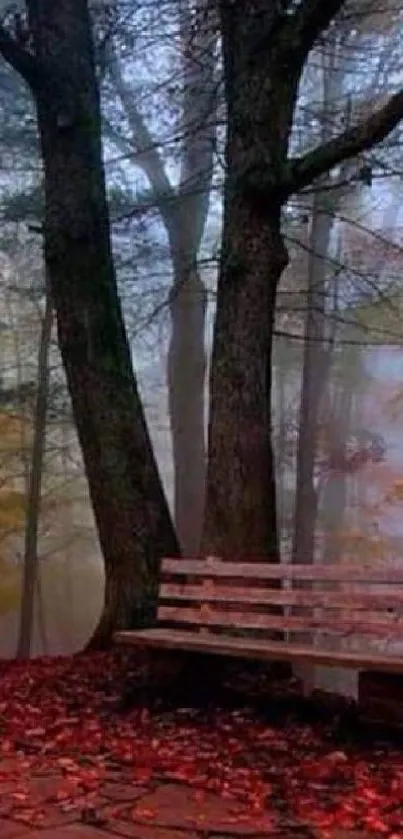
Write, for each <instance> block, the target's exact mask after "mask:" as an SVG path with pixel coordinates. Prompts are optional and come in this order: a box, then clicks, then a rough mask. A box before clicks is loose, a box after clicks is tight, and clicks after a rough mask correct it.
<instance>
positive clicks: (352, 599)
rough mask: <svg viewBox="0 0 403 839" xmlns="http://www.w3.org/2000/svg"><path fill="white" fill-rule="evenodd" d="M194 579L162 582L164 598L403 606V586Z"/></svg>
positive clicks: (340, 606)
mask: <svg viewBox="0 0 403 839" xmlns="http://www.w3.org/2000/svg"><path fill="white" fill-rule="evenodd" d="M205 582H207V583H209V584H208V585H204V584H203V581H202V582H200V583H198V584H196V585H195V584H192V583H162V585H161V588H160V595H159V598H160V601H161V602H163V603H165V602H166V601H172V600H174V601H187V602H193V601H194V602H196V603H200V602H208V603H228V604H236V603H242V604H245V605H246V604H250V605H252V604H256V605H262V606H282V607H283V606H294V607H306V608H313V607H322V608H327V609H346V608H347V607H348V608H354V609H358V610H361V609H374V610H378V609H384V610H385V611H389V610H391V609H403V590H402V591H390V593H389V592H387V593H383V592H382V593H380V594H370V593H368V592H361V591H360V592H359V593H357V592H350V591H349V592H345V591H342V590H340V588H339V589H338V590H337V591H325V590H322V591H308V590H306V589H289V590H287V589H282V588H259V587H256V586H250V587H242V586H240V585H239V581H237V584H236V585H233V586H231V585H222V584H221V583H220V582H219V581H218V582H216V581H205Z"/></svg>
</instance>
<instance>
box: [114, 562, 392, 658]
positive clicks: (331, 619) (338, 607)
mask: <svg viewBox="0 0 403 839" xmlns="http://www.w3.org/2000/svg"><path fill="white" fill-rule="evenodd" d="M280 633H281V636H280V638H279V640H274V639H273V635H275V634H277V635H279V634H280ZM115 640H116V641H117V642H118V643H119V644H129V645H136V646H143V647H151V648H156V649H171V650H172V649H180V650H188V651H195V652H201V653H209V654H214V655H224V656H235V657H240V658H250V659H268V660H279V661H293V662H310V663H313V664H318V665H325V666H327V667H347V668H354V669H357V670H367V669H370V670H377V671H384V672H385V671H386V672H390V673H403V567H402V568H400V569H399V568H398V567H397V566H396V565H395V566H393V567H392V566H391V565H390V564H388V565H387V566H380V567H379V568H376V567H374V564H371V565H370V564H369V563H365V564H363V563H361V562H359V561H357V562H356V563H354V564H352V563H351V562H350V563H349V564H341V565H335V566H331V565H289V564H285V563H281V564H278V563H276V564H275V563H263V562H247V563H245V562H227V561H222V560H220V559H218V558H216V557H208V558H206V559H198V560H190V559H163V560H162V582H161V587H160V593H159V606H158V624H157V626H156V627H154V628H151V629H143V630H138V631H127V632H123V631H122V632H117V633H116V634H115ZM369 641H370V642H372V646H369V644H368V642H369ZM399 641H400V642H401V645H402V646H401V649H400V651H399V652H396V651H393V649H391V645H392V644H393V643H395V644H396V642H399ZM352 642H353V644H352ZM375 642H376V643H375Z"/></svg>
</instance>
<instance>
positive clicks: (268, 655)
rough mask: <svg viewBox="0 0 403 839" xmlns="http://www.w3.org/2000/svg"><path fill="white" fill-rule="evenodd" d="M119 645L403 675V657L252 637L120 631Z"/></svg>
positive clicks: (160, 631) (159, 629) (175, 631)
mask: <svg viewBox="0 0 403 839" xmlns="http://www.w3.org/2000/svg"><path fill="white" fill-rule="evenodd" d="M114 637H115V641H116V642H117V643H119V644H124V645H129V646H130V645H131V646H140V647H150V648H156V649H181V650H189V651H194V652H203V653H208V652H212V653H214V654H218V655H229V656H235V657H237V658H238V657H242V658H250V659H255V658H258V659H263V660H266V659H267V660H269V661H301V662H303V661H309V662H311V663H313V664H317V665H323V666H326V667H346V668H352V669H355V670H356V669H359V670H360V669H363V670H364V669H371V670H381V671H383V672H386V673H403V657H402V656H398V655H392V654H389V655H386V654H380V653H375V652H374V653H372V652H365V653H363V652H358V653H355V652H345V651H343V650H340V651H339V650H337V651H335V650H323V649H317V648H315V647H313V646H309V645H306V646H304V645H302V644H287V643H286V642H283V641H267V640H264V641H261V642H259V641H256V640H255V639H251V638H229V637H227V636H225V635H224V636H214V638H211V636H209V635H200V634H199V633H194V632H186V631H181V630H175V629H169V630H167V629H161V628H156V629H145V630H140V631H138V632H129V631H127V632H123V631H122V632H117V633H115V636H114Z"/></svg>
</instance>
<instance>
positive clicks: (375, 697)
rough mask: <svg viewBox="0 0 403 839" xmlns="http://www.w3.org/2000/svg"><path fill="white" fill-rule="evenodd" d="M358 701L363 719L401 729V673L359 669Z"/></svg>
mask: <svg viewBox="0 0 403 839" xmlns="http://www.w3.org/2000/svg"><path fill="white" fill-rule="evenodd" d="M358 702H359V709H360V713H361V715H362V718H363V719H364V721H367V722H372V723H380V724H381V725H389V726H396V727H398V728H402V729H403V675H401V674H398V673H380V672H378V671H375V670H363V671H361V673H360V674H359V677H358Z"/></svg>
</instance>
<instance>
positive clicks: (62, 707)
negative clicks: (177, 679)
mask: <svg viewBox="0 0 403 839" xmlns="http://www.w3.org/2000/svg"><path fill="white" fill-rule="evenodd" d="M141 673H142V662H141V660H140V659H139V657H138V656H137V657H136V656H135V655H133V654H129V653H126V652H122V651H118V652H111V653H108V654H82V655H78V656H74V657H70V658H57V659H36V660H33V661H31V662H29V663H24V664H22V663H17V662H4V661H3V662H0V839H79V837H81V839H112V837H129V839H130V837H136V839H231V838H232V837H235V836H236V837H238V836H240V837H245V839H263V837H279V839H280V837H283V839H286V837H289V839H291V837H293V839H327V837H329V839H330V838H331V839H353V837H354V839H359V837H366V839H368V837H378V836H379V837H385V839H403V748H402V747H401V746H399V744H398V743H397V742H395V743H393V741H392V742H388V740H386V739H385V738H384V737H383V739H379V736H377V737H376V736H368V733H367V734H366V735H365V736H364V734H363V732H362V731H361V732H360V733H358V730H357V729H356V728H355V723H354V714H353V712H352V711H351V709H350V708H349V706H347V705H344V706H343V705H339V704H338V703H337V702H335V701H333V700H332V701H331V700H326V701H323V699H322V700H321V701H320V702H319V701H316V703H314V702H308V703H307V702H304V701H303V700H302V699H301V698H300V697H299V695H298V691H297V688H296V685H295V684H294V683H292V682H290V681H287V680H284V679H283V680H280V681H278V680H277V682H276V681H275V680H273V681H272V683H271V684H270V685H268V680H267V677H265V678H263V675H262V673H260V672H259V671H256V672H253V673H252V672H249V671H247V672H246V671H242V672H238V673H237V672H235V671H234V672H233V674H232V679H233V680H235V681H234V684H235V683H236V685H237V691H238V693H237V697H238V702H237V703H235V702H234V704H233V706H232V708H228V707H227V708H226V709H224V708H221V709H220V708H215V709H214V710H211V709H210V710H206V709H204V710H200V709H199V710H195V709H186V708H180V707H177V708H171V709H168V708H166V709H165V710H163V709H162V708H160V709H159V710H158V708H154V709H153V710H150V709H148V708H146V707H130V704H129V703H127V706H126V708H125V709H123V704H122V702H121V699H122V695H123V694H124V692H125V689H126V688H127V686H128V684H131V685H136V684H137V683H140V680H141ZM241 688H242V690H241ZM236 705H238V707H236Z"/></svg>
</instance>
